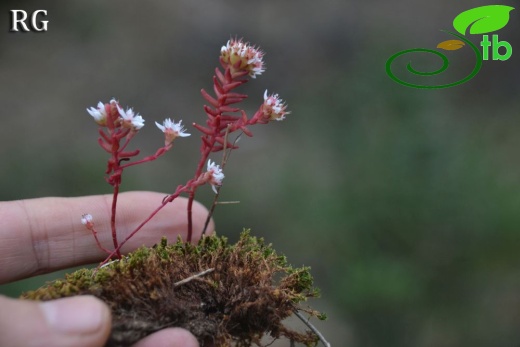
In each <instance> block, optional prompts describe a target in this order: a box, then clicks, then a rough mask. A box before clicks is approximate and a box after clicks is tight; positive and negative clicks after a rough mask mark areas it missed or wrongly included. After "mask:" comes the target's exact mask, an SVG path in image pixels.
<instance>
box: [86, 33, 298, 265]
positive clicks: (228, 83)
mask: <svg viewBox="0 0 520 347" xmlns="http://www.w3.org/2000/svg"><path fill="white" fill-rule="evenodd" d="M263 56H264V53H263V52H262V51H260V50H259V49H258V48H256V47H254V46H252V45H250V44H249V43H246V42H244V41H242V40H241V39H230V40H229V41H228V42H227V44H226V45H225V46H223V47H222V49H221V53H220V64H221V66H222V70H221V69H220V68H216V69H215V75H214V76H213V95H211V94H210V93H209V92H207V91H205V90H204V89H202V90H201V93H202V96H203V97H204V99H205V100H206V101H207V102H208V103H209V105H204V111H205V113H206V115H207V119H206V123H205V125H200V124H198V123H193V126H194V128H195V129H197V130H198V131H200V132H201V134H202V135H201V140H202V141H201V146H200V160H199V162H198V165H197V168H196V170H195V173H194V175H193V177H192V178H191V179H190V180H188V181H187V182H186V183H185V184H184V185H179V186H178V187H177V188H176V189H175V191H174V192H173V193H172V194H170V195H168V196H167V197H166V198H164V199H163V201H162V202H161V203H160V204H159V206H158V207H157V208H156V209H155V210H154V211H153V212H152V213H151V214H150V215H149V216H148V217H147V218H146V219H145V220H144V221H142V223H141V224H139V226H137V228H135V229H134V230H133V231H132V232H131V233H130V234H129V235H128V236H127V237H126V238H125V239H124V240H123V241H121V242H119V241H118V238H117V228H116V212H117V201H118V200H117V199H118V194H119V187H120V184H121V180H122V175H123V172H124V170H125V169H126V168H128V167H130V166H134V165H137V164H143V163H146V162H150V161H153V160H155V159H157V158H158V157H160V156H162V155H163V154H165V153H166V152H167V151H169V150H170V149H171V148H172V147H173V142H174V140H175V139H176V138H178V137H186V136H190V134H187V133H186V132H185V129H184V127H183V126H182V121H179V122H178V123H175V122H174V121H173V120H171V119H166V120H165V121H164V122H163V124H159V123H157V122H156V125H157V127H158V128H159V129H160V130H161V131H163V133H164V136H165V141H164V146H163V147H161V148H159V149H158V150H157V151H156V153H155V154H154V155H151V156H147V157H144V158H142V159H140V160H136V161H133V162H132V161H131V160H132V159H133V158H134V157H135V156H137V155H138V154H139V150H134V151H129V150H127V149H126V148H127V146H128V144H129V143H130V141H131V140H132V139H133V138H134V136H135V135H136V134H137V133H138V131H139V130H140V129H141V128H142V127H143V126H144V119H143V118H142V117H141V116H140V115H139V114H135V113H134V111H133V109H131V108H129V109H127V110H126V111H125V110H124V109H123V108H122V107H121V106H120V104H119V102H118V101H117V100H115V99H112V100H110V102H109V103H106V104H103V103H102V102H100V103H99V104H98V106H97V108H94V107H91V108H88V109H87V111H88V112H89V113H90V115H91V116H92V117H93V118H94V120H95V121H96V123H97V124H99V126H100V128H99V134H100V138H99V140H98V142H99V144H100V146H101V147H102V148H103V149H104V150H105V151H106V152H107V153H109V154H110V158H109V159H108V162H107V170H106V174H107V177H106V180H107V182H108V183H109V184H110V185H111V186H112V187H113V198H112V206H111V223H110V226H111V232H112V241H113V246H114V249H113V250H109V249H108V248H106V247H104V246H103V245H101V243H100V242H99V239H98V237H97V231H96V229H95V227H94V221H93V217H92V216H91V215H90V214H85V215H83V217H82V219H81V222H82V223H83V224H84V225H85V226H86V227H87V229H88V230H90V231H91V232H92V234H93V236H94V238H95V240H96V243H97V245H98V247H99V248H100V249H102V250H103V251H104V252H106V253H108V257H107V258H106V260H105V261H104V263H105V262H107V261H109V260H110V259H111V258H112V257H117V258H121V257H122V256H121V251H120V250H121V247H122V246H123V245H124V244H125V243H126V242H127V241H128V240H129V239H130V238H132V237H133V236H134V235H135V234H136V233H137V232H138V231H139V230H140V229H141V228H142V227H143V226H144V225H145V224H146V223H148V222H149V221H150V220H151V219H152V218H153V217H154V216H155V215H156V214H157V213H158V212H159V211H160V210H161V209H162V208H163V207H164V206H165V205H166V204H168V203H170V202H172V201H173V200H175V199H176V198H177V197H179V196H180V195H181V194H183V193H185V194H187V195H188V206H187V219H188V221H187V224H188V231H187V239H186V241H187V242H191V240H192V235H193V221H192V206H193V201H194V200H195V194H196V191H197V189H198V187H199V186H201V185H204V184H206V183H209V184H210V185H211V186H212V188H213V190H214V191H215V193H216V194H217V197H218V189H220V187H221V185H222V180H223V179H224V174H223V173H222V168H223V166H224V163H221V165H222V167H221V165H217V164H216V163H215V162H213V161H211V159H209V156H210V154H211V153H213V152H219V151H230V150H233V149H236V148H238V147H237V146H236V141H234V142H232V141H230V135H231V134H233V133H235V132H239V133H244V134H246V135H247V136H253V134H252V132H251V131H250V129H249V128H248V127H249V126H251V125H254V124H267V123H269V122H270V121H273V120H277V121H280V120H283V119H284V118H285V115H286V114H288V113H289V112H287V111H286V108H287V106H286V105H285V104H284V102H283V101H282V100H281V99H280V98H279V97H278V94H271V95H269V94H268V93H267V90H266V91H265V93H264V101H263V103H262V104H261V105H260V107H259V108H258V110H257V111H256V112H255V113H254V114H253V116H252V117H248V116H247V114H246V112H245V111H244V110H243V109H241V108H240V107H238V106H237V104H239V103H240V102H242V101H244V100H245V99H246V98H247V95H245V94H241V93H237V92H235V90H236V89H237V88H238V87H240V86H242V85H243V84H244V83H246V82H247V81H248V80H249V78H256V76H258V75H260V74H261V73H262V72H264V71H265V67H264V62H263ZM206 163H207V167H206V171H204V166H205V164H206ZM215 204H216V199H215V201H214V203H213V206H212V208H211V212H210V213H212V212H213V210H214V207H215ZM204 231H205V230H204Z"/></svg>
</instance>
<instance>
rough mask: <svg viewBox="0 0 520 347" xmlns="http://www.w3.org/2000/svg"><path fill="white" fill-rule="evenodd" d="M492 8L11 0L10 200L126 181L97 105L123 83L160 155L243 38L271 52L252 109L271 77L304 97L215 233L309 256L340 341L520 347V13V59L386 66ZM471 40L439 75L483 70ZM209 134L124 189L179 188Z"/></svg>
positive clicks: (6, 143) (3, 93)
mask: <svg viewBox="0 0 520 347" xmlns="http://www.w3.org/2000/svg"><path fill="white" fill-rule="evenodd" d="M499 3H500V4H505V5H510V6H515V3H516V2H513V1H499ZM488 4H490V3H488V2H484V1H458V2H456V3H454V2H453V1H447V0H440V1H435V2H431V1H424V0H421V1H412V0H405V1H396V0H394V1H382V0H374V1H363V2H361V1H352V0H351V1H345V0H343V1H341V0H333V1H327V2H318V1H309V0H299V1H295V0H290V1H285V2H274V1H262V2H260V1H259V2H250V3H246V2H243V1H236V0H233V1H226V2H223V1H209V0H206V1H193V2H190V1H188V0H183V1H175V2H173V1H172V2H170V1H159V0H153V1H146V2H144V1H142V2H139V3H137V2H129V1H122V0H117V1H110V2H106V1H101V0H95V1H89V2H87V1H78V0H69V1H66V2H64V1H63V2H58V1H53V2H50V1H38V2H37V1H17V2H14V1H11V2H2V4H1V5H0V13H1V14H2V15H1V16H0V21H1V24H2V25H3V27H4V29H5V30H4V32H3V33H2V34H0V81H1V82H2V83H1V86H0V105H1V110H2V111H1V115H2V116H1V124H0V139H1V146H0V163H1V164H0V200H15V199H26V198H34V197H42V196H80V195H87V194H100V193H107V192H110V187H109V186H108V185H107V184H106V183H105V182H104V179H103V172H104V166H105V160H106V156H105V153H104V152H103V151H102V150H101V149H100V148H99V147H98V146H97V143H96V138H97V134H96V126H95V124H94V123H93V122H92V119H91V117H90V116H89V115H88V114H87V112H86V111H85V108H86V107H89V106H94V105H96V104H97V102H98V101H100V100H102V101H108V100H109V99H110V98H112V97H116V98H118V99H119V100H120V102H121V104H122V105H128V106H132V107H134V108H135V110H136V111H137V112H139V113H141V114H142V115H143V117H144V118H145V119H146V120H147V126H146V127H145V128H143V130H142V131H141V132H140V134H139V137H138V138H136V139H135V140H134V146H139V147H140V148H141V149H142V150H143V153H152V152H153V151H154V150H155V149H156V148H157V147H158V146H159V145H160V143H161V142H162V135H161V134H160V133H159V132H158V130H157V129H153V128H155V126H154V125H153V122H154V121H161V120H162V119H164V118H165V117H173V118H175V119H180V118H182V119H183V120H184V122H185V123H186V124H191V123H192V122H194V121H196V122H202V121H203V119H204V113H203V111H202V104H203V99H202V98H201V96H200V93H199V91H200V89H201V88H211V76H212V74H213V69H214V67H215V66H216V65H217V63H218V54H219V50H220V47H221V46H222V45H223V44H225V42H226V41H227V40H228V39H229V38H230V37H234V36H235V35H236V36H238V37H244V38H245V39H246V40H247V41H250V42H252V43H254V44H257V45H259V46H260V47H261V48H262V49H263V50H264V51H265V52H266V56H265V61H266V63H267V71H266V72H265V73H264V75H262V76H260V77H259V78H257V79H256V80H253V81H252V82H251V83H248V85H246V87H245V88H244V91H245V92H246V93H247V94H249V95H250V99H248V101H247V102H246V103H245V105H246V106H245V107H246V110H248V111H249V112H254V110H255V109H256V107H257V106H258V105H259V103H260V102H261V101H262V94H263V91H264V90H265V89H266V88H268V89H269V91H272V92H276V93H279V94H280V96H281V97H282V98H283V99H284V100H286V101H287V102H288V104H289V109H290V110H291V111H292V113H291V114H290V115H289V116H288V117H287V121H285V122H280V123H276V124H270V125H269V126H259V127H257V128H253V129H252V130H253V132H254V133H255V136H254V138H252V139H249V138H243V139H242V141H241V142H240V146H241V148H240V150H238V151H236V152H234V153H233V155H232V157H231V160H230V162H229V164H228V166H227V168H226V180H225V186H224V189H223V190H222V199H223V200H240V201H241V203H240V204H239V205H227V206H219V208H218V209H217V212H216V215H215V220H216V223H217V231H218V232H219V233H221V234H226V235H229V236H230V238H231V239H236V238H237V236H238V234H239V233H240V231H241V230H242V228H243V227H246V228H252V230H253V233H254V234H256V235H259V236H263V237H265V238H266V240H267V241H268V242H272V243H273V244H274V245H275V248H276V249H278V250H279V251H281V252H283V253H285V254H286V255H287V256H288V257H289V259H290V261H291V262H292V263H294V264H295V265H302V264H304V265H309V266H311V267H312V268H313V273H314V274H315V277H316V284H317V286H319V287H320V288H321V289H322V296H323V298H322V299H320V300H318V301H315V302H313V303H312V305H313V306H316V307H317V308H319V309H322V310H324V311H326V312H327V313H328V315H329V317H330V320H329V321H328V322H324V323H317V325H318V327H319V328H320V330H322V332H323V333H324V335H325V336H327V338H328V339H329V340H330V342H332V344H333V345H334V346H349V347H408V346H409V347H412V346H413V347H434V346H435V347H455V346H457V347H465V346H467V347H470V346H471V347H481V346H482V347H484V346H486V347H487V346H495V347H502V346H503V347H506V346H508V347H510V346H520V329H519V326H520V255H519V249H520V230H519V226H520V155H519V153H520V136H519V134H520V117H519V106H520V101H519V96H520V83H519V82H520V55H519V54H517V51H516V50H517V49H520V30H519V29H520V12H517V10H514V11H513V12H511V20H510V22H509V24H508V25H507V27H505V28H504V29H502V30H500V31H499V32H498V34H499V36H500V39H501V40H507V41H508V42H509V43H511V45H512V46H513V56H512V57H511V58H510V59H509V60H507V61H504V62H497V61H491V60H490V61H485V62H484V64H483V67H482V70H481V71H480V73H479V74H478V75H477V76H476V77H475V78H474V79H472V80H470V81H469V82H467V83H465V84H463V85H460V86H457V87H454V88H449V89H444V90H418V89H412V88H407V87H404V86H401V85H399V84H397V83H395V82H393V81H392V80H391V79H390V78H388V76H387V75H386V72H385V62H386V60H387V59H388V58H389V57H390V56H391V55H393V54H394V53H397V52H398V51H401V50H404V49H409V48H415V47H424V48H435V46H436V45H437V43H439V42H441V41H444V40H447V39H451V37H449V36H447V35H446V34H444V33H443V32H441V31H440V30H441V29H445V30H452V25H451V23H452V21H453V18H454V17H455V16H456V15H457V14H459V13H460V12H462V11H464V10H467V9H470V8H473V7H477V6H482V5H488ZM15 8H17V9H25V10H27V11H32V10H35V9H46V10H48V17H47V18H46V19H47V20H49V21H50V22H49V27H48V32H46V33H25V34H22V33H19V34H12V33H8V32H7V28H8V26H9V23H8V15H9V9H15ZM472 39H473V41H474V43H475V44H477V45H478V42H479V41H480V39H479V38H478V37H477V38H475V37H473V38H472ZM467 52H468V49H466V51H464V49H463V50H461V51H460V55H457V54H459V53H456V52H454V53H449V57H450V62H452V65H451V66H450V69H448V72H446V73H445V74H444V75H443V76H442V77H439V80H438V81H440V82H452V81H453V79H454V76H455V77H458V76H459V75H462V76H463V75H464V74H465V71H466V70H467V71H470V70H471V68H472V66H473V64H474V60H472V59H473V58H472V56H471V54H468V53H467ZM419 58H421V57H415V58H414V59H417V64H419V65H417V68H421V66H420V64H421V61H422V60H421V59H419ZM414 61H415V60H414ZM422 63H423V64H424V65H423V67H424V68H425V69H427V68H428V66H430V67H431V66H432V64H433V65H435V64H438V62H436V61H435V60H428V58H426V57H424V61H422ZM191 130H192V131H191V132H192V133H195V131H194V130H193V129H191ZM198 146H199V144H198V137H197V136H192V137H190V138H188V139H183V143H182V146H178V147H176V148H175V149H174V151H173V152H172V153H169V154H168V155H166V157H163V158H161V160H158V161H157V162H154V163H151V164H149V165H144V166H140V167H135V168H132V169H131V170H127V172H126V176H125V177H124V185H123V190H136V189H138V190H156V191H163V192H169V191H171V190H172V189H173V188H174V187H175V186H176V185H177V184H179V183H181V182H185V181H186V179H187V178H189V177H190V175H191V174H192V172H193V170H194V168H195V165H196V163H197V158H198ZM201 191H202V190H201ZM211 198H212V194H211V191H210V190H209V189H207V190H204V192H202V194H200V196H199V199H200V200H201V201H203V202H205V203H209V202H210V201H211ZM78 222H79V216H78ZM0 242H2V241H1V240H0ZM20 251H21V252H23V250H20ZM56 276H58V277H60V276H63V272H60V273H56V274H53V275H52V276H40V277H37V278H34V279H30V280H24V281H20V282H17V283H12V284H6V285H2V286H0V293H2V294H6V295H10V296H17V295H19V294H20V292H21V291H24V290H28V289H33V288H36V287H38V286H39V285H41V284H42V283H44V282H45V281H47V280H49V279H51V278H55V277H56ZM285 345H287V344H285Z"/></svg>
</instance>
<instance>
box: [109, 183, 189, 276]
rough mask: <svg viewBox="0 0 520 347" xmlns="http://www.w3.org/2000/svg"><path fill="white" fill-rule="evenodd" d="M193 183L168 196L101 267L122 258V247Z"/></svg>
mask: <svg viewBox="0 0 520 347" xmlns="http://www.w3.org/2000/svg"><path fill="white" fill-rule="evenodd" d="M191 183H192V181H189V182H188V183H187V184H186V185H184V186H179V187H177V189H176V191H175V193H173V194H172V195H170V196H168V197H167V198H166V199H164V200H163V201H162V203H161V205H159V207H157V208H156V209H155V210H154V211H153V212H152V213H150V215H149V216H148V217H147V218H146V219H145V220H144V221H142V222H141V224H139V226H137V228H135V229H134V231H132V232H131V233H130V234H129V235H128V236H127V237H126V238H125V239H124V240H123V241H122V242H121V243H120V244H119V245H118V246H117V248H116V249H114V250H113V251H112V252H110V254H109V255H108V257H107V258H106V259H105V260H104V261H103V262H102V263H101V264H100V266H101V265H104V264H106V263H107V262H108V261H110V259H112V257H113V256H115V255H119V256H118V257H119V258H121V256H120V254H121V247H123V246H124V244H125V243H126V242H127V241H128V240H130V239H131V238H132V237H133V236H134V235H135V234H136V233H137V232H138V231H139V230H141V228H142V227H144V226H145V225H146V223H148V222H149V221H150V220H151V219H152V218H153V217H154V216H155V215H156V214H157V213H158V212H159V211H160V210H162V209H163V207H164V206H166V205H167V204H168V203H170V202H172V201H173V200H175V199H176V198H177V197H179V195H181V193H183V192H185V191H187V190H189V189H190V185H191Z"/></svg>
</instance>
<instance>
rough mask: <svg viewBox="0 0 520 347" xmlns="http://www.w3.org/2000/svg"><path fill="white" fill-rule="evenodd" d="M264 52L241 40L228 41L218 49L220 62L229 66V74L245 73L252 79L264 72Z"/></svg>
mask: <svg viewBox="0 0 520 347" xmlns="http://www.w3.org/2000/svg"><path fill="white" fill-rule="evenodd" d="M263 56H264V52H262V51H261V50H259V49H258V48H256V47H254V46H251V45H250V44H249V43H247V42H243V41H242V40H237V39H230V40H229V41H228V42H227V44H226V45H225V46H222V48H221V49H220V62H221V63H222V65H226V66H230V68H231V70H232V71H231V73H232V74H233V73H237V72H238V73H240V72H246V73H247V74H248V75H249V76H251V77H252V78H256V76H258V75H260V74H262V72H264V71H265V68H264V61H263Z"/></svg>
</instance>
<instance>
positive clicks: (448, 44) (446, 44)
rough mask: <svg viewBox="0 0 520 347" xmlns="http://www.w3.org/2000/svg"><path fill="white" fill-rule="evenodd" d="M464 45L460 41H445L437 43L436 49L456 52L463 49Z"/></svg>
mask: <svg viewBox="0 0 520 347" xmlns="http://www.w3.org/2000/svg"><path fill="white" fill-rule="evenodd" d="M464 45H465V43H464V42H462V41H461V40H447V41H443V42H441V43H439V44H438V45H437V48H441V49H444V50H446V51H456V50H457V49H461V48H462V47H464Z"/></svg>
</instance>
